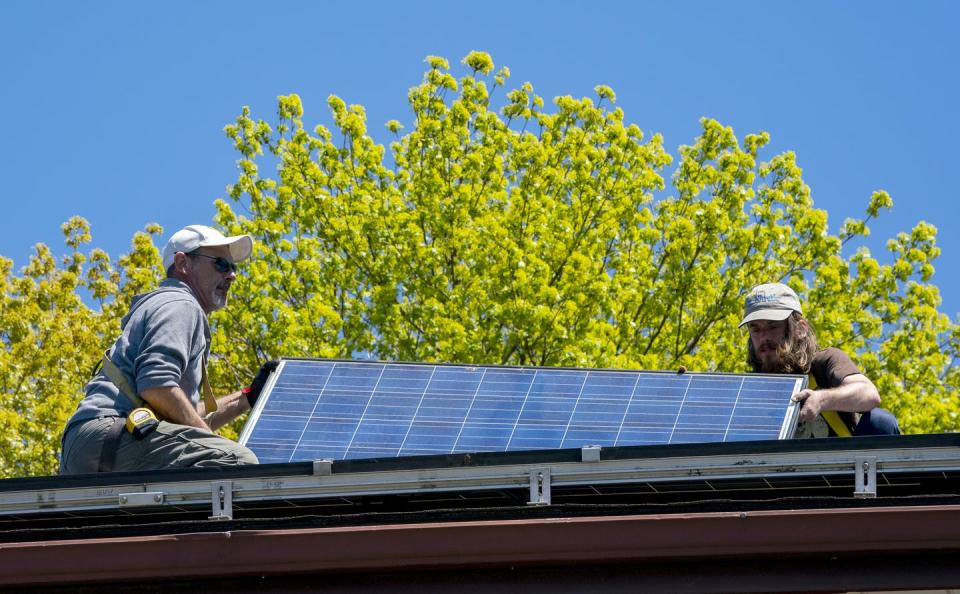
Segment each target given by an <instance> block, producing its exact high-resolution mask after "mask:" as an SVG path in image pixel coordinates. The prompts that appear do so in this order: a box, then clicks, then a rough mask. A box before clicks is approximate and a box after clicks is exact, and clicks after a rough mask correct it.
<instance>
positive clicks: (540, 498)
mask: <svg viewBox="0 0 960 594" xmlns="http://www.w3.org/2000/svg"><path fill="white" fill-rule="evenodd" d="M527 505H550V469H549V468H542V469H540V470H531V471H530V501H528V502H527Z"/></svg>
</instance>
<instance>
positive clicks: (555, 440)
mask: <svg viewBox="0 0 960 594" xmlns="http://www.w3.org/2000/svg"><path fill="white" fill-rule="evenodd" d="M805 384H806V378H805V377H803V376H793V375H758V374H719V373H683V374H676V373H668V372H652V371H630V370H604V369H569V368H548V367H504V366H477V365H448V364H441V365H436V364H425V363H384V362H373V361H339V360H326V359H285V360H283V361H282V362H281V363H280V366H279V367H278V369H277V372H276V373H274V374H273V375H272V376H271V379H270V382H269V383H268V384H267V386H266V387H265V389H264V391H263V394H262V395H261V396H260V399H259V400H258V401H257V406H256V408H255V409H254V411H253V412H252V413H251V415H250V418H249V419H248V420H247V424H246V426H245V427H244V429H243V432H242V433H241V435H240V443H242V444H244V445H246V446H247V447H249V448H250V449H252V450H253V451H254V452H255V453H256V454H257V456H258V457H259V459H260V461H261V462H263V463H268V462H293V461H306V460H319V459H325V458H330V459H335V460H342V459H355V458H379V457H394V456H414V455H423V454H453V453H466V452H501V451H516V450H541V449H556V448H579V447H582V446H586V445H599V446H625V445H652V444H673V443H694V442H720V441H744V440H764V439H785V438H788V437H791V436H792V435H793V431H794V428H795V425H796V418H795V417H796V414H795V411H796V407H795V405H792V404H791V403H790V396H791V395H792V394H793V393H794V392H796V391H798V390H800V389H802V388H803V387H804V386H805Z"/></svg>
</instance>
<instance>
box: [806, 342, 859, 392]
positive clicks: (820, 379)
mask: <svg viewBox="0 0 960 594" xmlns="http://www.w3.org/2000/svg"><path fill="white" fill-rule="evenodd" d="M810 373H811V374H812V375H813V378H814V379H815V380H817V386H818V387H820V388H836V387H837V386H839V385H840V383H841V382H843V380H844V379H845V378H847V377H848V376H851V375H854V374H857V373H860V370H859V369H858V368H857V366H856V365H855V364H854V363H853V361H852V360H851V359H850V357H848V356H847V354H846V353H844V352H843V351H841V350H840V349H836V348H832V347H831V348H827V349H823V350H822V351H817V353H816V354H815V355H814V356H813V362H812V363H811V364H810Z"/></svg>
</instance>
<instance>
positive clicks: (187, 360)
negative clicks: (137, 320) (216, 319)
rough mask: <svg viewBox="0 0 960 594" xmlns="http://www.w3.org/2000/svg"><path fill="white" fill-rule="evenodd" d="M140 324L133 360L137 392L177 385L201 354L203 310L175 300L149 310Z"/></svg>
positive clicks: (181, 300) (190, 303) (194, 305)
mask: <svg viewBox="0 0 960 594" xmlns="http://www.w3.org/2000/svg"><path fill="white" fill-rule="evenodd" d="M142 323H143V324H144V332H143V340H142V342H141V344H140V348H139V354H138V355H137V358H136V361H135V362H134V370H135V372H134V375H135V377H136V382H137V385H136V389H137V391H140V390H143V389H146V388H160V387H173V386H177V385H180V382H181V379H182V377H183V376H184V374H185V373H186V370H187V369H188V367H189V366H190V364H191V361H193V360H195V359H197V358H198V357H202V356H203V348H204V345H205V340H204V324H203V312H202V311H201V310H200V308H199V307H198V306H197V305H196V304H195V303H193V302H191V301H189V300H186V299H177V300H174V301H169V302H166V303H163V304H161V305H160V306H159V307H157V308H156V309H154V310H152V311H150V312H149V313H148V314H147V315H146V316H145V317H144V319H143V321H142Z"/></svg>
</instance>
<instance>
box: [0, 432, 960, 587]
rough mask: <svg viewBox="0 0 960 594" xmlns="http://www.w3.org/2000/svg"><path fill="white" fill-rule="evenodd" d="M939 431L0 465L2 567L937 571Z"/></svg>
mask: <svg viewBox="0 0 960 594" xmlns="http://www.w3.org/2000/svg"><path fill="white" fill-rule="evenodd" d="M958 445H960V435H955V434H950V435H917V436H897V437H871V438H850V439H825V440H794V441H783V442H779V441H774V442H741V443H716V444H691V445H682V446H648V447H629V448H603V449H590V448H584V449H577V450H555V451H540V452H511V453H503V454H474V455H450V456H426V457H414V458H400V459H390V460H354V461H342V462H341V461H337V462H332V463H331V462H321V461H318V462H317V463H293V464H275V465H263V466H258V467H246V468H225V469H190V470H185V471H184V470H181V471H158V472H152V473H114V474H109V475H89V476H76V477H42V478H32V479H15V480H8V481H0V551H2V553H0V585H13V584H19V585H24V586H25V585H31V586H34V587H54V586H56V585H62V584H74V585H76V584H81V583H88V584H90V585H91V587H93V586H94V585H96V586H97V587H98V588H101V589H102V588H103V587H105V585H107V584H123V585H125V586H126V587H128V588H129V587H130V586H131V585H132V584H136V583H151V584H154V583H157V582H156V580H164V581H163V582H162V583H164V584H165V585H166V586H167V589H170V590H172V591H176V588H177V587H178V586H177V584H178V583H181V582H179V581H178V580H189V581H184V582H182V584H183V588H184V591H189V587H192V588H196V586H197V584H198V582H197V580H201V581H202V580H210V584H213V583H217V584H220V586H222V587H225V588H226V587H228V585H229V584H231V583H233V584H241V583H246V584H247V585H249V583H250V582H249V579H250V577H251V576H258V577H257V579H258V580H261V582H262V583H263V584H264V585H265V587H267V586H269V587H274V586H275V587H276V588H280V589H282V588H283V587H290V586H291V584H292V583H300V582H297V580H301V581H302V580H306V579H307V577H306V576H311V575H313V576H316V575H317V574H323V575H324V583H325V584H339V586H337V587H339V588H343V589H358V588H360V589H362V587H369V588H371V589H376V586H377V584H379V586H380V587H383V586H384V584H385V583H388V584H389V585H390V587H391V588H393V587H395V586H396V587H399V586H401V585H406V586H409V587H410V588H418V589H419V588H422V587H423V584H424V583H427V582H429V583H430V584H432V585H433V586H434V587H439V586H438V584H442V583H444V580H447V579H448V580H452V581H451V582H450V583H453V582H456V583H459V584H461V587H460V589H463V588H462V585H463V584H462V582H463V580H464V579H467V580H468V581H469V583H470V584H472V586H471V587H476V588H480V587H481V586H482V585H484V584H485V585H486V587H485V588H482V589H491V588H495V587H496V586H497V584H500V585H501V586H503V585H504V582H503V579H506V577H508V576H509V577H510V579H511V580H517V579H519V580H520V581H523V580H533V581H534V582H535V583H537V584H539V585H540V586H544V585H547V584H551V588H553V589H560V590H561V591H562V590H563V589H564V587H566V588H573V587H574V585H576V584H579V585H580V586H581V587H582V586H583V585H584V584H585V583H587V582H586V580H589V583H590V584H591V586H597V587H599V585H600V582H602V583H605V584H608V585H609V586H610V587H611V588H612V589H617V585H619V586H624V585H625V584H627V583H630V584H632V586H631V588H636V587H637V585H638V584H640V583H644V584H647V585H649V586H650V587H651V588H653V589H656V584H660V585H661V586H662V587H663V588H664V589H670V590H674V591H684V588H687V587H688V586H689V588H688V589H687V590H686V591H708V590H710V588H720V589H722V588H721V586H722V585H723V584H726V585H727V586H730V587H729V588H727V589H728V590H729V589H735V590H740V591H749V590H750V589H751V588H754V586H756V588H755V589H756V591H776V590H778V589H782V590H802V589H813V590H816V589H826V590H831V589H833V590H835V589H848V590H864V589H880V588H881V586H883V587H884V588H886V587H894V586H895V587H898V588H919V587H924V588H931V587H941V588H942V587H951V586H957V585H960V570H957V569H956V568H955V565H956V564H955V562H953V561H952V560H953V559H955V558H956V557H955V555H956V554H957V553H960V513H958V512H960V498H958V495H957V493H960V490H958V487H960V450H958V448H957V446H958ZM212 518H219V519H212ZM798 558H802V559H804V561H803V562H802V563H798V562H797V559H798ZM53 559H55V560H56V562H55V563H51V560H53ZM117 559H122V560H123V562H122V563H117V562H116V560H117ZM731 561H736V563H731ZM848 562H849V563H848ZM905 564H906V566H909V567H908V569H909V571H904V569H905ZM853 567H855V568H857V570H856V571H853V570H852V569H850V568H853ZM898 567H899V568H900V570H901V571H900V572H899V573H897V572H896V571H894V570H895V568H898ZM511 568H512V569H511ZM692 568H696V572H694V573H691V571H692ZM814 568H820V569H821V570H824V571H814V570H813V569H814ZM826 570H829V571H826ZM694 574H695V575H694ZM895 574H896V575H900V574H903V575H901V577H896V575H895ZM387 576H390V577H389V578H388V577H387ZM428 576H432V577H428ZM444 576H445V577H444ZM497 576H500V579H499V580H498V579H497ZM598 576H599V577H598ZM678 576H679V577H682V576H685V577H682V579H680V581H679V582H678ZM708 576H712V577H711V578H710V579H709V580H707V579H706V578H707V577H708ZM601 578H602V579H601ZM243 579H246V580H247V581H246V582H243ZM598 579H599V580H600V582H598V581H597V580H598ZM238 580H239V581H238ZM291 580H292V581H291ZM382 580H389V581H387V582H383V581H382ZM658 580H659V581H658ZM705 580H706V581H705ZM261 582H258V583H261ZM204 583H205V582H204ZM510 583H511V584H513V586H514V587H515V586H516V583H515V582H514V581H511V582H510ZM517 583H519V582H517ZM734 584H736V587H733V585H734ZM777 584H779V586H778V585H777ZM188 586H189V587H188ZM681 586H682V587H681ZM267 589H270V588H267ZM595 589H596V588H595ZM713 591H716V590H713Z"/></svg>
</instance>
